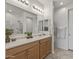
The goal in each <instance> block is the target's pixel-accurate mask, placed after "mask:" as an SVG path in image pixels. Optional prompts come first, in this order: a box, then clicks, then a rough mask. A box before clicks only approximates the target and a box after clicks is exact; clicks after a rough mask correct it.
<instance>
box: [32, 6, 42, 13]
mask: <svg viewBox="0 0 79 59" xmlns="http://www.w3.org/2000/svg"><path fill="white" fill-rule="evenodd" d="M32 8H33V9H34V10H36V11H38V12H40V13H43V10H42V9H41V8H39V7H37V6H36V5H33V6H32Z"/></svg>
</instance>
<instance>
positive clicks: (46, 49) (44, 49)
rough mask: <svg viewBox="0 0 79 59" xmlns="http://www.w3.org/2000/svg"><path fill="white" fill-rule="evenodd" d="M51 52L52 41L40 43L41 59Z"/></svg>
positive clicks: (47, 40)
mask: <svg viewBox="0 0 79 59" xmlns="http://www.w3.org/2000/svg"><path fill="white" fill-rule="evenodd" d="M50 52H51V40H50V39H49V38H48V39H46V40H42V41H41V43H40V59H44V58H45V56H46V55H47V54H49V53H50Z"/></svg>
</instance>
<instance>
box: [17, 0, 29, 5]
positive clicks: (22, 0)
mask: <svg viewBox="0 0 79 59" xmlns="http://www.w3.org/2000/svg"><path fill="white" fill-rule="evenodd" d="M18 1H20V2H21V3H24V4H25V5H29V2H28V1H27V0H18Z"/></svg>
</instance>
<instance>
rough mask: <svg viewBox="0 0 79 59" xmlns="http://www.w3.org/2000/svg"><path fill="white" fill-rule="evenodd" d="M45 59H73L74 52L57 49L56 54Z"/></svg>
mask: <svg viewBox="0 0 79 59" xmlns="http://www.w3.org/2000/svg"><path fill="white" fill-rule="evenodd" d="M45 59H73V52H72V51H67V50H63V49H55V54H50V55H48V56H47V57H46V58H45Z"/></svg>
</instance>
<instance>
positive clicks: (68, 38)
mask: <svg viewBox="0 0 79 59" xmlns="http://www.w3.org/2000/svg"><path fill="white" fill-rule="evenodd" d="M71 10H73V8H70V9H68V50H71V49H69V12H70V11H71ZM72 36H73V35H72ZM71 51H73V49H72V50H71Z"/></svg>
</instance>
